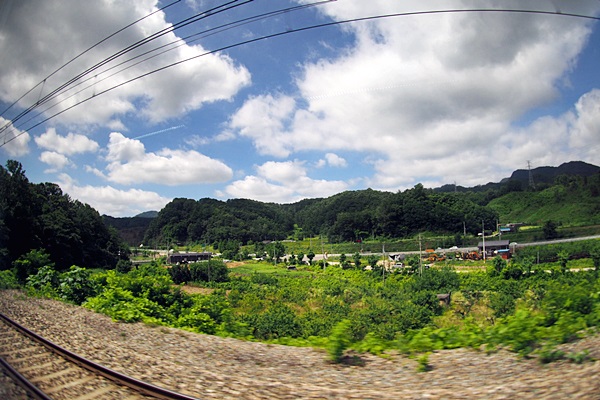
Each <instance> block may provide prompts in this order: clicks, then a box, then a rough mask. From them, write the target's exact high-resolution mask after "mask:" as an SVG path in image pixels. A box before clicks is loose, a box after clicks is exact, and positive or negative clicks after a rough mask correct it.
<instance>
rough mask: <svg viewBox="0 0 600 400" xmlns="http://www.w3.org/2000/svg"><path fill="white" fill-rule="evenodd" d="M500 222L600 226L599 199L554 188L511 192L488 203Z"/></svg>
mask: <svg viewBox="0 0 600 400" xmlns="http://www.w3.org/2000/svg"><path fill="white" fill-rule="evenodd" d="M488 207H490V208H491V209H493V210H495V211H496V212H498V214H499V216H500V220H501V221H503V222H524V223H528V224H532V225H541V224H543V223H544V222H546V221H549V220H552V221H555V222H559V223H561V224H563V225H564V226H581V225H595V224H600V197H598V196H595V197H594V196H591V195H589V194H586V193H584V192H583V191H582V190H569V189H567V188H566V187H565V186H563V185H555V186H552V187H549V188H548V189H546V190H543V191H541V192H512V193H508V194H506V195H504V196H502V197H498V198H496V199H494V200H492V201H490V202H489V204H488Z"/></svg>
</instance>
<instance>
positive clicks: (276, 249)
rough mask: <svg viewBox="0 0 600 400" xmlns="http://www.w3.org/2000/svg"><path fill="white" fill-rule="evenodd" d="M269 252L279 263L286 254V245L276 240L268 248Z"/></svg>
mask: <svg viewBox="0 0 600 400" xmlns="http://www.w3.org/2000/svg"><path fill="white" fill-rule="evenodd" d="M267 251H268V254H269V256H270V257H272V258H273V260H275V263H276V264H278V263H279V259H280V258H281V257H283V256H285V246H284V245H283V243H281V242H274V243H271V245H270V246H269V248H268V250H267Z"/></svg>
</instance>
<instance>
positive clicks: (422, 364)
mask: <svg viewBox="0 0 600 400" xmlns="http://www.w3.org/2000/svg"><path fill="white" fill-rule="evenodd" d="M429 354H430V353H425V354H421V355H420V356H418V357H417V363H418V365H417V372H428V371H431V369H432V368H431V365H430V364H429Z"/></svg>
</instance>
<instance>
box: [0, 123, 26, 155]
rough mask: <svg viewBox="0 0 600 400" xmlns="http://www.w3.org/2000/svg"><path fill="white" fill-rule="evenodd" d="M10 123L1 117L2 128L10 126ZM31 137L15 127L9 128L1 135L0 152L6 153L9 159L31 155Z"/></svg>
mask: <svg viewBox="0 0 600 400" xmlns="http://www.w3.org/2000/svg"><path fill="white" fill-rule="evenodd" d="M9 123H10V121H9V120H7V119H4V118H3V117H0V128H1V127H4V126H5V125H7V124H9ZM30 140H31V136H30V135H29V133H28V132H26V131H22V130H19V129H17V128H14V127H12V126H11V127H10V128H7V129H6V130H5V131H4V132H2V133H0V143H1V144H2V147H0V150H2V151H4V152H6V153H7V154H8V156H9V157H20V156H23V155H25V154H27V153H29V141H30Z"/></svg>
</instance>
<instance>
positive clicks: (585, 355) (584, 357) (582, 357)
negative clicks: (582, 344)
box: [566, 350, 594, 364]
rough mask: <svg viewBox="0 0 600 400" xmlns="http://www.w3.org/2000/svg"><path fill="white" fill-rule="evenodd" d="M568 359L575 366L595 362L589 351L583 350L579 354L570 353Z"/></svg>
mask: <svg viewBox="0 0 600 400" xmlns="http://www.w3.org/2000/svg"><path fill="white" fill-rule="evenodd" d="M566 358H567V359H568V360H570V361H571V362H573V363H575V364H583V363H584V362H586V361H594V358H593V357H592V356H590V352H589V351H588V350H583V351H580V352H577V353H568V354H567V355H566Z"/></svg>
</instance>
